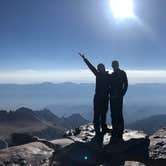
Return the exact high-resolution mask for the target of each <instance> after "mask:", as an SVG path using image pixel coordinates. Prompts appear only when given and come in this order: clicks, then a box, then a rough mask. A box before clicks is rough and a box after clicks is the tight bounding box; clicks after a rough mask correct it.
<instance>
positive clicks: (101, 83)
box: [79, 53, 109, 141]
mask: <svg viewBox="0 0 166 166" xmlns="http://www.w3.org/2000/svg"><path fill="white" fill-rule="evenodd" d="M79 55H80V56H81V57H82V58H83V60H84V62H85V63H86V64H87V66H88V67H89V69H90V70H91V71H92V72H93V74H94V75H95V76H96V89H95V95H94V117H93V124H94V129H95V133H96V135H95V137H94V138H95V139H97V140H99V141H100V140H101V139H102V136H103V134H105V132H107V130H108V128H107V125H106V114H107V110H108V101H109V98H108V95H109V74H108V72H106V71H105V66H104V65H103V64H102V63H100V64H98V65H97V69H96V68H95V67H94V66H93V65H92V64H91V63H90V62H89V61H88V60H87V59H86V58H85V56H84V55H83V54H80V53H79ZM100 126H101V128H102V133H101V132H100Z"/></svg>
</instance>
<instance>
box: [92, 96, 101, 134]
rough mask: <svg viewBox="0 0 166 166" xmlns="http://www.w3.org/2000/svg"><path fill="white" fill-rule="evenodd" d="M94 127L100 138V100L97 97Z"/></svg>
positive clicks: (95, 98)
mask: <svg viewBox="0 0 166 166" xmlns="http://www.w3.org/2000/svg"><path fill="white" fill-rule="evenodd" d="M93 125H94V129H95V135H96V136H100V108H99V102H98V98H97V97H96V96H95V97H94V116H93Z"/></svg>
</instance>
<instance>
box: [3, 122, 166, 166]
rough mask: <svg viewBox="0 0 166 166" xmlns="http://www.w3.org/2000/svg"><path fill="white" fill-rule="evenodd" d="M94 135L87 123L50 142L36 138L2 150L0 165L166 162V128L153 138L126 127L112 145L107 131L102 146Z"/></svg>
mask: <svg viewBox="0 0 166 166" xmlns="http://www.w3.org/2000/svg"><path fill="white" fill-rule="evenodd" d="M93 136H94V129H93V126H92V125H91V124H87V125H83V126H80V128H77V129H75V130H70V131H68V132H67V133H66V134H65V138H62V139H56V140H53V141H47V140H43V139H39V138H37V137H33V139H34V141H35V142H33V143H29V144H25V145H20V146H14V147H11V148H8V149H3V150H1V151H0V161H1V162H0V165H12V164H13V166H14V164H15V166H16V165H25V166H30V165H31V166H53V165H64V166H66V165H67V166H73V165H79V166H83V165H84V166H93V165H94V166H96V165H106V166H107V165H113V166H122V165H123V166H144V165H146V166H165V165H166V128H162V129H161V130H159V131H157V132H156V133H154V134H153V135H152V136H150V137H148V136H147V135H146V134H145V133H143V132H141V131H135V130H128V129H126V130H125V132H124V135H123V138H124V142H119V143H111V144H108V143H109V140H110V137H111V134H110V133H107V134H106V135H105V137H104V141H103V145H102V146H99V145H97V144H94V143H93V142H91V139H92V137H93Z"/></svg>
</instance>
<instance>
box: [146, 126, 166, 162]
mask: <svg viewBox="0 0 166 166" xmlns="http://www.w3.org/2000/svg"><path fill="white" fill-rule="evenodd" d="M150 140H151V141H150V147H149V151H150V157H151V158H153V159H156V160H163V159H165V160H166V127H165V128H162V129H160V130H159V131H157V132H156V133H154V134H153V135H152V136H150Z"/></svg>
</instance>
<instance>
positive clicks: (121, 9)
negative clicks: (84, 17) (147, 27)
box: [110, 0, 134, 18]
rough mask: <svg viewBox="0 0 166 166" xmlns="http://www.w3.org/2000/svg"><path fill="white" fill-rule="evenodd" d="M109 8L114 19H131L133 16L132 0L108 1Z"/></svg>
mask: <svg viewBox="0 0 166 166" xmlns="http://www.w3.org/2000/svg"><path fill="white" fill-rule="evenodd" d="M110 6H111V11H112V14H113V16H114V17H115V18H132V17H133V16H134V11H133V0H110Z"/></svg>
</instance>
